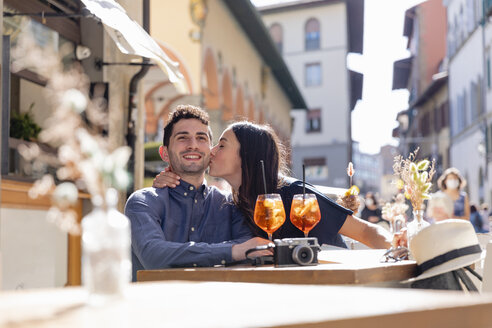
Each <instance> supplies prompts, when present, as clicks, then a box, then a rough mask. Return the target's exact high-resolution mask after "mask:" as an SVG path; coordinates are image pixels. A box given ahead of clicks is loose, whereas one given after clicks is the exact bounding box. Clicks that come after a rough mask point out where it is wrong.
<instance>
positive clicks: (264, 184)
mask: <svg viewBox="0 0 492 328" xmlns="http://www.w3.org/2000/svg"><path fill="white" fill-rule="evenodd" d="M260 164H261V173H263V187H265V194H268V192H267V187H266V177H265V163H264V162H263V160H260Z"/></svg>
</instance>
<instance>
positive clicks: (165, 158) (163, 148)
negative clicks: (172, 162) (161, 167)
mask: <svg viewBox="0 0 492 328" xmlns="http://www.w3.org/2000/svg"><path fill="white" fill-rule="evenodd" d="M159 155H161V158H162V160H163V161H164V162H168V163H169V155H168V153H167V147H166V146H159Z"/></svg>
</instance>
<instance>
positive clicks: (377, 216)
mask: <svg viewBox="0 0 492 328" xmlns="http://www.w3.org/2000/svg"><path fill="white" fill-rule="evenodd" d="M364 203H365V206H364V209H363V210H362V213H361V214H360V217H361V219H362V220H366V221H369V222H371V223H379V222H380V221H383V218H382V213H381V209H380V208H379V204H378V200H377V198H376V196H375V195H374V193H372V192H370V191H369V192H368V193H366V197H365V199H364Z"/></svg>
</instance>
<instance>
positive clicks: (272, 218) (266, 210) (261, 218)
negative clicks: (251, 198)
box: [254, 194, 285, 240]
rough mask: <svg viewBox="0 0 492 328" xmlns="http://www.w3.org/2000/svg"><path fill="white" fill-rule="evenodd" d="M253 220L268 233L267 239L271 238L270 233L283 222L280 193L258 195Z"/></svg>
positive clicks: (283, 213)
mask: <svg viewBox="0 0 492 328" xmlns="http://www.w3.org/2000/svg"><path fill="white" fill-rule="evenodd" d="M254 220H255V223H256V225H257V226H258V227H260V228H261V229H263V230H264V231H265V232H266V233H267V234H268V239H269V240H272V234H273V233H274V232H275V231H277V229H278V228H280V226H282V224H284V222H285V210H284V203H283V202H282V198H281V197H280V195H279V194H263V195H258V198H257V199H256V205H255V213H254Z"/></svg>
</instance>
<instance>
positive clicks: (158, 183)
mask: <svg viewBox="0 0 492 328" xmlns="http://www.w3.org/2000/svg"><path fill="white" fill-rule="evenodd" d="M179 179H181V178H180V177H179V175H177V174H175V173H173V172H171V171H169V169H168V168H166V169H165V170H164V171H161V173H159V174H158V175H156V177H155V178H154V182H153V183H152V187H154V188H164V187H169V188H176V186H177V185H179Z"/></svg>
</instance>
